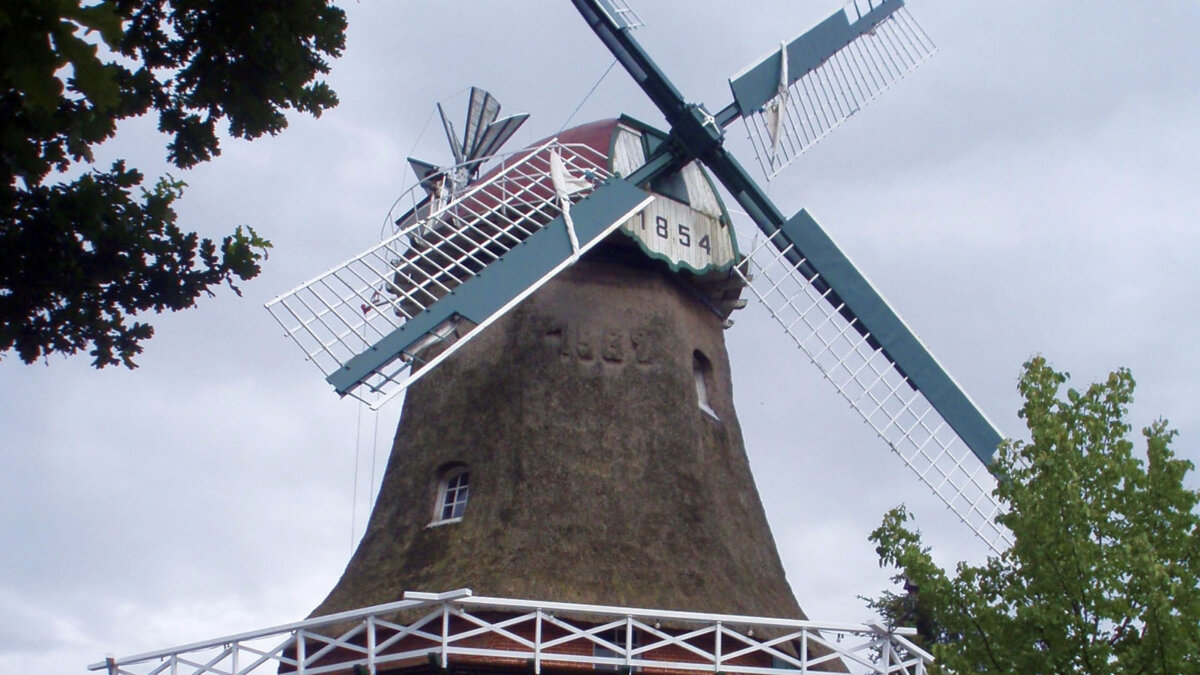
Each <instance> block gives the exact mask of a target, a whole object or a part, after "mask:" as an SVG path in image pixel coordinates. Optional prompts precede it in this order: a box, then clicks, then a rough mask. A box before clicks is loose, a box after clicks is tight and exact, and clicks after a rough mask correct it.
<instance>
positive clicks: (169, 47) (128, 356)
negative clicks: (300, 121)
mask: <svg viewBox="0 0 1200 675" xmlns="http://www.w3.org/2000/svg"><path fill="white" fill-rule="evenodd" d="M345 29H346V19H345V14H344V13H343V12H342V10H341V9H339V8H337V7H335V6H332V5H331V4H329V0H253V1H245V0H100V1H99V2H91V3H90V4H87V5H86V6H84V0H25V1H21V2H6V3H3V5H0V354H3V353H5V352H8V351H10V350H14V349H15V350H16V353H17V354H18V355H19V356H20V358H21V359H22V360H24V361H25V362H27V363H29V362H33V361H35V360H37V359H39V358H42V357H44V356H47V355H49V354H51V353H54V352H60V353H63V354H74V353H76V352H77V351H79V350H83V349H88V350H89V351H90V354H91V355H92V356H93V357H94V359H93V365H95V366H96V367H98V368H103V367H104V366H107V365H116V364H119V363H124V364H125V365H126V366H127V367H130V368H133V367H135V364H134V363H133V361H132V357H133V356H135V355H136V354H138V353H140V352H141V351H142V345H141V343H142V341H144V340H146V339H148V338H150V337H151V335H152V334H153V332H154V331H153V328H152V327H151V326H150V325H149V324H146V323H142V322H137V321H135V322H133V323H132V324H129V323H127V321H126V320H127V318H129V317H131V316H132V315H135V314H137V313H139V312H143V311H146V310H154V311H156V312H162V311H164V310H168V309H169V310H172V311H174V310H179V309H184V308H187V307H191V306H192V305H194V304H195V301H196V299H197V298H198V297H199V296H200V294H201V293H209V294H211V290H210V288H211V287H212V286H214V285H219V284H221V283H227V284H229V285H230V286H231V287H232V288H233V290H234V291H235V292H237V288H236V286H234V283H233V282H234V278H235V277H236V278H237V279H243V280H245V279H251V278H253V277H254V276H256V275H257V274H258V272H259V261H260V260H262V259H263V258H264V257H265V255H266V249H267V248H268V247H269V246H270V242H268V241H267V240H265V239H263V238H261V237H259V236H258V235H257V234H256V233H255V232H254V230H253V229H251V228H249V227H241V226H239V227H237V228H236V229H235V230H234V232H233V233H232V234H230V235H228V236H226V237H224V239H222V240H221V241H220V242H219V243H217V242H214V241H212V240H210V239H207V238H200V237H199V236H198V235H197V234H196V233H194V232H186V231H184V230H183V229H181V228H180V227H179V226H178V225H176V222H175V220H176V214H175V211H174V210H173V208H172V205H173V203H174V202H175V200H176V199H178V198H179V196H180V194H181V193H182V190H183V187H184V183H183V182H182V181H179V180H176V179H174V178H172V177H170V176H166V177H163V178H160V179H158V180H157V181H156V182H155V183H154V184H153V185H152V186H151V187H143V185H142V184H143V180H144V177H143V175H142V173H141V172H139V171H137V170H136V169H133V168H129V167H126V165H125V162H124V161H117V162H114V163H113V164H112V165H111V166H110V167H108V168H107V169H101V168H96V167H94V166H93V148H94V147H95V146H96V145H97V144H100V143H102V142H104V141H106V140H108V139H110V138H112V137H113V136H114V134H115V132H116V125H117V122H119V121H120V120H123V119H126V118H130V117H136V116H140V115H143V114H146V113H148V112H151V111H153V112H155V113H157V115H158V127H159V130H160V131H162V132H163V133H164V134H166V135H167V136H168V137H169V142H168V144H167V146H166V150H167V158H168V159H169V160H170V162H171V163H172V164H174V165H175V166H176V167H179V168H188V167H191V166H194V165H195V164H197V163H199V162H203V161H206V160H209V159H211V158H212V157H214V156H216V155H219V154H220V143H219V141H218V137H217V134H218V128H217V125H218V123H220V122H222V121H224V122H226V123H227V128H228V132H229V134H231V135H232V136H235V137H239V138H246V139H254V138H258V137H260V136H262V135H263V134H272V135H274V134H276V133H279V132H280V131H281V130H283V129H284V128H285V127H287V118H286V116H285V114H284V111H286V110H289V109H295V110H299V111H302V112H307V113H311V114H313V115H315V116H319V115H320V114H321V112H322V111H323V110H325V109H327V108H330V107H332V106H334V105H336V104H337V97H336V95H335V94H334V92H333V90H331V89H330V88H329V87H328V86H327V85H326V84H325V83H324V82H321V81H314V79H315V78H316V77H317V76H318V75H319V74H322V73H327V72H328V71H329V66H328V64H327V62H326V61H325V57H327V56H330V57H336V56H338V55H340V54H341V50H342V49H343V48H344V46H345V37H344V32H345Z"/></svg>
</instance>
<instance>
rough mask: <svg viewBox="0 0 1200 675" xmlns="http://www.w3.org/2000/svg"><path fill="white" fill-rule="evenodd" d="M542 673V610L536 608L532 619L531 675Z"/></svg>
mask: <svg viewBox="0 0 1200 675" xmlns="http://www.w3.org/2000/svg"><path fill="white" fill-rule="evenodd" d="M541 673H542V608H541V607H538V608H537V613H536V614H534V619H533V674H534V675H541Z"/></svg>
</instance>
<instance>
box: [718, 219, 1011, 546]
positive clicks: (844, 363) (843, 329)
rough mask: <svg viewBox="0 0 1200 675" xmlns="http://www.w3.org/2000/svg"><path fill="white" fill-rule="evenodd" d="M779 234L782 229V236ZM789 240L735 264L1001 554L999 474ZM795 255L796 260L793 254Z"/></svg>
mask: <svg viewBox="0 0 1200 675" xmlns="http://www.w3.org/2000/svg"><path fill="white" fill-rule="evenodd" d="M776 236H777V237H780V238H781V236H780V235H776ZM797 255H798V252H797V251H795V249H794V248H792V247H791V246H786V245H785V246H782V250H781V248H780V247H779V246H777V244H776V242H773V241H772V238H770V237H768V238H765V239H763V240H762V242H761V243H760V244H759V245H757V246H756V247H755V248H754V249H753V251H752V252H751V253H750V254H749V256H748V258H747V260H746V261H744V262H743V263H742V264H741V265H739V266H738V267H737V268H735V269H736V272H737V274H738V275H740V276H741V277H742V279H743V280H744V281H745V282H746V285H747V286H748V288H749V289H750V291H751V292H752V293H753V294H754V295H755V297H757V298H758V299H759V300H760V301H761V302H762V304H763V305H764V306H765V307H766V308H767V310H768V311H769V312H770V313H771V316H772V317H773V318H774V319H775V320H776V321H777V322H778V323H779V324H780V325H781V326H782V327H783V329H784V331H785V332H786V333H787V334H788V336H789V337H791V338H792V340H793V341H795V343H796V345H797V346H798V347H799V348H800V349H801V350H802V351H803V352H804V353H805V354H806V355H807V356H808V358H809V359H810V360H811V361H812V362H813V363H814V364H815V365H816V366H817V368H819V369H820V371H821V373H822V374H823V375H824V376H825V378H826V379H827V380H829V381H830V382H831V383H833V386H834V387H835V388H836V389H837V391H838V393H840V394H841V395H842V397H843V398H845V399H846V400H847V401H848V402H849V403H850V405H851V406H852V407H853V408H854V410H855V411H857V412H858V414H859V415H860V416H862V418H863V420H865V421H866V423H867V424H868V425H870V426H871V428H872V429H874V430H875V433H876V434H878V435H879V437H880V438H882V439H883V440H884V441H885V442H886V443H887V444H888V446H889V447H890V448H891V449H892V451H893V452H895V453H896V454H897V455H899V456H900V458H901V459H902V460H903V461H904V463H905V464H906V465H908V467H909V468H910V469H912V470H913V472H914V473H916V474H917V477H918V478H919V479H920V480H921V481H922V482H923V483H925V484H926V485H928V486H929V487H930V488H932V489H933V491H934V493H935V494H937V496H938V497H939V498H940V499H941V500H942V501H943V502H944V503H945V504H946V506H947V507H949V508H950V509H951V510H952V511H953V512H954V513H955V514H956V515H957V516H958V517H959V518H960V519H962V521H963V522H964V523H966V525H967V526H968V527H970V528H971V530H972V531H973V532H975V534H976V535H978V536H979V538H980V539H982V540H983V541H984V543H986V544H987V546H988V547H989V548H991V549H992V550H993V551H995V552H997V553H1000V552H1003V551H1004V550H1007V549H1008V548H1009V547H1010V546H1011V544H1012V539H1011V534H1010V533H1009V531H1008V530H1007V529H1005V528H1003V527H1002V526H1000V525H998V524H996V522H995V517H996V516H997V515H998V514H999V513H1001V511H1002V509H1003V507H1002V505H1001V504H1000V503H999V502H997V501H996V499H995V498H994V496H993V495H992V491H993V490H994V489H995V486H996V481H995V479H994V478H993V477H992V474H991V473H990V472H989V471H988V468H987V466H986V465H985V464H984V463H983V462H981V461H980V460H979V459H978V458H977V457H976V456H975V454H974V453H972V452H971V450H970V448H968V447H967V446H966V444H965V443H963V441H962V440H961V439H960V438H959V437H958V435H957V434H956V433H955V432H954V430H953V429H951V428H950V426H949V424H947V423H946V421H945V420H944V419H943V418H942V416H941V415H940V414H939V413H938V411H937V410H936V409H934V407H933V406H932V405H931V404H930V403H929V401H928V400H927V399H926V398H925V396H924V395H923V394H921V392H919V391H917V390H916V389H914V388H913V387H912V386H911V385H910V384H909V381H908V378H906V377H905V376H904V374H903V373H901V372H900V371H899V370H897V368H896V367H895V365H894V364H893V363H892V362H891V361H890V360H889V359H888V358H887V356H885V355H884V353H883V351H882V350H881V349H879V348H877V347H876V346H874V345H872V344H871V341H870V340H869V339H868V336H867V335H863V334H862V333H860V332H859V330H858V327H857V325H856V323H855V321H851V320H848V319H847V318H846V317H845V316H843V314H841V313H840V312H841V310H842V307H840V306H837V305H835V304H833V303H831V302H830V292H829V291H824V292H823V291H822V290H820V289H821V288H827V286H826V284H824V283H822V281H821V279H820V278H819V277H817V276H811V277H808V278H806V277H805V276H804V275H803V274H801V273H800V272H799V271H798V269H797V268H798V267H803V266H805V263H806V261H805V260H804V259H803V257H797ZM789 256H791V257H792V258H793V260H795V262H793V260H789V259H788V258H789Z"/></svg>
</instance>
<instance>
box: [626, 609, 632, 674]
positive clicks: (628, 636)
mask: <svg viewBox="0 0 1200 675" xmlns="http://www.w3.org/2000/svg"><path fill="white" fill-rule="evenodd" d="M625 669H626V672H628V673H632V672H633V617H632V616H626V617H625Z"/></svg>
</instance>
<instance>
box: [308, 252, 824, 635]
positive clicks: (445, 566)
mask: <svg viewBox="0 0 1200 675" xmlns="http://www.w3.org/2000/svg"><path fill="white" fill-rule="evenodd" d="M697 350H699V351H700V352H702V353H703V354H704V356H705V357H706V358H707V359H708V360H709V362H710V363H711V364H712V376H711V379H712V381H711V383H710V386H709V397H710V403H711V406H712V409H713V410H714V411H715V412H716V414H717V416H718V417H719V418H720V419H719V420H716V419H713V417H711V416H710V415H708V414H707V413H705V412H703V411H701V410H700V409H699V406H698V405H697V398H696V397H697V394H696V386H695V381H694V376H693V359H694V356H693V355H694V352H695V351H697ZM451 462H461V463H465V464H466V465H468V466H469V467H470V471H471V477H470V478H471V481H470V482H471V485H470V501H469V503H468V505H467V508H466V513H465V516H464V517H463V519H462V521H461V522H458V523H453V524H447V525H441V526H436V527H429V524H430V522H431V520H432V519H433V513H434V501H435V497H436V492H437V483H438V479H439V470H440V469H442V468H443V467H445V466H447V465H448V464H449V463H451ZM454 588H470V589H472V590H473V591H474V592H475V594H476V595H489V596H499V597H511V598H531V599H540V600H553V601H564V602H580V603H596V604H606V605H622V606H637V607H648V608H661V609H673V610H693V611H702V612H714V613H730V614H749V615H760V616H774V617H789V618H803V616H804V615H803V613H802V612H801V610H800V608H799V606H798V605H797V604H796V601H795V599H794V598H793V596H792V593H791V590H790V588H789V587H788V584H787V581H786V579H785V577H784V571H783V567H782V565H781V563H780V560H779V556H778V554H777V552H776V549H775V542H774V540H773V539H772V537H771V532H770V530H769V529H768V527H767V522H766V518H765V515H764V513H763V509H762V505H761V503H760V501H759V497H758V493H757V491H756V489H755V487H754V480H753V478H752V477H751V475H750V467H749V464H748V462H747V459H746V453H745V450H744V448H743V445H742V435H741V430H740V429H739V427H738V423H737V418H736V416H735V414H734V409H733V401H732V395H731V384H730V373H729V364H728V358H727V355H726V352H725V346H724V342H723V335H722V327H721V322H720V319H719V318H718V317H717V316H716V315H715V314H713V313H712V312H711V311H710V310H708V309H706V308H705V307H704V305H703V304H702V303H700V302H697V301H696V299H695V295H694V292H693V291H691V290H689V289H688V288H687V287H686V285H685V284H683V283H681V281H680V280H679V278H678V277H676V276H675V275H672V274H670V273H667V272H665V271H662V269H661V267H660V266H657V265H646V264H643V265H637V266H632V267H631V266H629V265H626V264H616V263H612V262H602V261H586V260H585V261H583V262H581V263H579V264H577V265H575V266H574V267H572V268H571V269H569V270H567V271H566V272H564V273H563V274H562V275H561V276H560V277H559V278H558V279H556V280H555V281H553V282H551V283H550V284H548V285H547V286H545V287H544V288H543V289H541V290H540V291H539V292H537V293H535V294H534V295H533V296H531V297H530V298H529V299H527V300H526V301H525V302H524V303H522V304H521V305H520V306H519V307H518V308H516V309H515V310H513V311H512V312H511V313H510V314H509V315H508V316H506V317H505V318H504V319H502V320H501V321H499V322H497V323H496V324H495V325H493V326H492V327H491V328H490V329H489V330H487V331H485V333H484V334H482V335H481V336H479V337H478V338H476V339H475V340H474V341H473V342H472V343H470V344H468V345H467V346H465V347H464V348H463V349H462V350H460V351H459V352H458V353H457V354H456V355H455V356H454V357H453V358H451V359H449V360H447V361H446V362H445V363H443V364H442V365H441V366H439V368H438V370H437V371H435V372H433V373H431V374H430V375H429V376H428V377H426V378H424V379H423V380H421V381H420V382H418V383H417V384H416V385H415V386H414V387H413V388H412V389H410V390H409V393H408V395H407V400H406V401H405V404H404V410H403V413H402V417H401V422H400V425H399V428H398V430H397V433H396V439H395V444H394V447H393V449H392V454H391V457H390V459H389V462H388V467H387V472H386V474H385V476H384V479H383V485H382V489H381V491H380V494H379V498H378V500H377V503H376V505H375V510H374V512H373V514H372V516H371V520H370V523H369V525H368V528H367V532H366V534H365V536H364V537H363V540H362V542H361V543H360V545H359V547H358V550H357V551H356V552H355V554H354V556H353V558H352V559H351V561H350V563H349V565H348V566H347V567H346V571H345V573H344V575H343V576H342V579H341V580H340V581H339V582H338V584H337V586H336V587H335V588H334V589H333V591H332V592H331V593H330V594H329V597H327V598H326V599H325V601H324V602H322V603H321V604H320V606H318V607H317V608H316V610H314V612H313V615H314V616H316V615H323V614H329V613H333V612H339V611H343V610H349V609H354V608H358V607H364V606H368V605H375V604H380V603H384V602H390V601H393V600H396V599H398V598H399V597H400V596H401V594H402V593H403V592H404V591H405V590H423V591H444V590H449V589H454Z"/></svg>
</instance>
